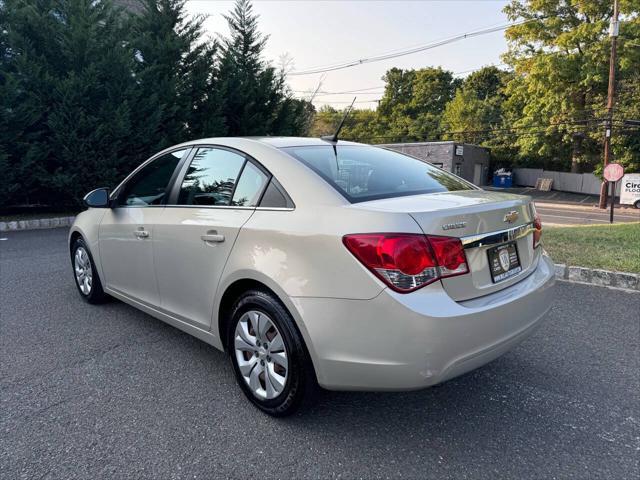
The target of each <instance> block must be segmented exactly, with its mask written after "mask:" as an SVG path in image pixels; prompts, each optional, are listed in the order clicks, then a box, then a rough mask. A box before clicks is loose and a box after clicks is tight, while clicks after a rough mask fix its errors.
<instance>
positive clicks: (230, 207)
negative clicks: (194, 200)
mask: <svg viewBox="0 0 640 480" xmlns="http://www.w3.org/2000/svg"><path fill="white" fill-rule="evenodd" d="M113 208H114V209H117V208H197V209H225V210H267V211H277V212H293V211H294V210H295V208H294V207H241V206H234V205H118V206H117V207H113Z"/></svg>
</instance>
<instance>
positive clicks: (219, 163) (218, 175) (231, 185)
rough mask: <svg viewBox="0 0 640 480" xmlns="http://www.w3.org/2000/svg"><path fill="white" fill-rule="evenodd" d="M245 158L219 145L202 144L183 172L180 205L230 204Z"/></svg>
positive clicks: (179, 197) (179, 196)
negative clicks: (205, 146)
mask: <svg viewBox="0 0 640 480" xmlns="http://www.w3.org/2000/svg"><path fill="white" fill-rule="evenodd" d="M244 161H245V158H244V156H243V155H240V154H238V153H235V152H231V151H229V150H223V149H220V148H199V149H198V151H197V152H196V154H195V156H194V157H193V160H192V161H191V164H190V165H189V168H188V169H187V173H186V174H185V176H184V180H183V181H182V185H181V187H180V194H179V195H178V204H179V205H229V204H230V202H231V196H232V195H233V191H234V189H235V185H236V180H237V179H238V175H239V174H240V170H241V169H242V165H244Z"/></svg>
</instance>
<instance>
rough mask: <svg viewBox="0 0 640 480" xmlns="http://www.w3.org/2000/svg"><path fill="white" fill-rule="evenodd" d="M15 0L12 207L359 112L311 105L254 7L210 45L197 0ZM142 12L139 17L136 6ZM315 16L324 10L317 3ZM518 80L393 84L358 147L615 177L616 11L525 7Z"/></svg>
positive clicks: (620, 77) (632, 67)
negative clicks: (432, 150) (404, 145)
mask: <svg viewBox="0 0 640 480" xmlns="http://www.w3.org/2000/svg"><path fill="white" fill-rule="evenodd" d="M122 3H123V2H121V1H118V2H115V0H0V208H2V207H5V206H7V205H26V204H29V205H57V206H77V205H79V203H80V199H81V198H82V195H83V194H84V193H86V192H87V191H88V190H90V189H91V188H94V187H96V186H114V185H116V184H117V183H118V182H119V181H120V180H121V179H122V178H123V177H124V176H125V175H126V174H127V173H128V172H130V171H131V170H132V169H133V168H134V167H135V166H137V165H138V164H140V163H141V162H142V161H143V160H144V159H145V158H147V157H148V156H149V155H150V154H152V153H154V152H157V151H159V150H161V149H162V148H165V147H167V146H170V145H173V144H176V143H179V142H182V141H187V140H191V139H194V138H202V137H213V136H224V135H228V136H236V135H307V134H309V135H312V136H320V135H322V134H329V133H333V131H334V130H335V127H336V125H337V124H338V123H339V121H340V119H341V117H342V116H343V113H344V112H343V111H338V110H336V109H334V108H331V107H323V108H321V109H320V110H319V111H316V110H315V109H314V107H313V106H312V104H311V103H310V101H309V100H311V99H310V98H309V99H306V100H305V99H299V98H295V97H294V95H293V92H292V91H291V90H290V88H289V87H288V85H287V81H286V67H285V66H283V67H281V68H276V67H274V66H273V65H272V64H270V63H269V62H268V61H267V60H265V58H264V55H263V52H264V47H265V43H266V41H267V39H268V37H267V36H266V35H264V34H262V33H261V32H260V31H259V28H258V18H257V16H256V15H255V14H254V12H253V10H252V5H251V2H250V0H237V1H236V4H235V6H234V8H233V9H232V11H230V12H229V13H228V14H227V15H225V18H226V20H227V23H228V26H229V33H228V34H227V35H219V36H217V37H215V38H209V37H207V36H206V35H205V32H204V28H203V22H204V20H205V17H203V16H195V17H190V16H188V15H187V14H186V12H185V8H184V3H185V0H137V3H136V2H134V3H135V4H136V5H138V6H139V8H136V9H135V12H133V13H132V12H131V10H130V9H129V10H127V9H124V8H122V7H121V6H119V5H121V4H122ZM129 3H131V2H129ZM310 8H315V7H313V6H312V5H311V4H310ZM620 11H621V17H620V18H621V27H620V32H619V39H618V61H617V71H616V78H617V81H616V90H617V93H616V107H615V109H614V111H613V117H612V126H613V132H612V148H613V159H614V161H617V162H620V163H623V164H624V165H625V166H626V167H627V170H628V171H638V170H639V169H640V124H639V121H640V14H639V11H640V1H639V0H620ZM505 13H506V14H507V16H508V17H509V19H510V20H511V21H513V22H514V24H515V25H514V26H511V27H509V28H508V29H507V30H506V32H505V35H506V39H507V44H508V50H507V52H506V53H505V54H504V55H503V62H504V64H503V65H500V66H497V67H496V66H488V67H484V68H482V69H480V70H478V71H475V72H473V73H471V74H469V75H468V76H467V77H466V78H464V79H462V78H458V77H456V76H455V75H454V74H453V73H452V72H450V71H447V70H444V69H442V68H435V67H426V68H420V69H399V68H391V69H389V70H388V71H387V72H386V74H385V75H384V77H383V81H384V94H383V96H382V98H381V99H380V101H379V106H378V108H377V109H376V110H364V109H355V110H354V111H352V113H351V115H350V117H349V119H348V120H347V122H346V124H345V127H344V129H343V132H342V134H341V137H342V138H345V139H353V140H358V141H362V142H367V143H393V142H407V141H437V140H455V141H459V142H468V143H476V144H480V145H483V146H486V147H489V148H490V149H491V155H492V160H493V163H494V166H496V167H499V166H512V165H521V166H535V167H544V168H547V169H557V170H564V171H574V172H580V171H594V170H595V171H596V172H599V171H600V169H601V161H602V142H603V137H604V125H605V120H607V115H608V112H607V110H606V108H605V105H606V95H607V85H608V70H609V49H610V38H609V35H608V30H609V21H610V19H611V15H612V2H611V1H610V0H589V1H584V0H512V1H511V3H510V4H509V5H507V6H506V7H505Z"/></svg>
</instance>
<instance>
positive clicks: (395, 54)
mask: <svg viewBox="0 0 640 480" xmlns="http://www.w3.org/2000/svg"><path fill="white" fill-rule="evenodd" d="M531 21H532V20H525V21H522V22H515V23H507V24H503V25H499V26H497V27H491V28H485V29H482V30H476V31H473V32H468V33H462V34H460V35H455V36H453V37H449V38H445V39H443V40H438V41H435V42H432V43H428V44H426V45H420V46H418V47H413V48H409V49H405V50H401V51H397V52H392V53H386V54H381V55H376V56H373V57H370V58H360V59H358V60H351V61H348V62H343V63H338V64H333V65H326V66H321V67H313V68H309V69H306V70H300V71H293V72H290V73H289V75H291V76H297V75H312V74H315V73H323V72H333V71H335V70H342V69H344V68H349V67H355V66H357V65H363V64H365V63H373V62H380V61H382V60H389V59H391V58H398V57H403V56H406V55H411V54H413V53H418V52H423V51H425V50H431V49H432V48H436V47H440V46H443V45H447V44H450V43H454V42H457V41H460V40H464V39H466V38H473V37H478V36H480V35H486V34H488V33H493V32H499V31H501V30H505V29H507V28H509V27H515V26H517V25H522V24H525V23H528V22H531Z"/></svg>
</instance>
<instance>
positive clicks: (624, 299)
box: [0, 229, 640, 480]
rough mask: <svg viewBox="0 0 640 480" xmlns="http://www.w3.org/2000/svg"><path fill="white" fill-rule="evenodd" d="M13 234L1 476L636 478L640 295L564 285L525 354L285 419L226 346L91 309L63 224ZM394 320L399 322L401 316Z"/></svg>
mask: <svg viewBox="0 0 640 480" xmlns="http://www.w3.org/2000/svg"><path fill="white" fill-rule="evenodd" d="M2 236H3V237H5V238H7V240H3V241H0V322H1V323H0V332H1V335H0V342H1V348H2V350H1V353H2V358H1V360H2V361H1V362H0V363H1V365H0V374H1V376H0V382H1V385H0V387H1V388H0V402H1V403H0V412H1V413H0V430H1V435H0V477H2V478H3V479H21V478H51V479H75V478H77V479H87V478H91V479H94V478H95V479H98V478H105V479H114V478H150V479H165V478H176V479H178V478H213V477H219V478H238V479H248V478H254V479H258V478H265V479H270V478H283V479H291V478H295V479H304V478H349V479H350V478H367V479H369V478H430V479H460V478H467V479H476V478H477V479H484V478H486V479H499V478H515V479H528V478H531V479H540V478H562V479H568V478H575V479H595V478H603V479H608V480H612V479H630V478H638V474H639V473H640V472H639V471H638V458H639V451H640V411H639V410H640V408H639V404H638V391H640V378H639V372H640V351H639V348H640V347H639V342H640V325H639V323H640V318H639V317H638V312H640V295H638V294H633V293H626V292H623V291H615V290H609V289H604V288H599V287H589V286H583V285H577V284H568V283H560V284H559V286H558V288H557V298H556V300H555V303H554V306H553V310H552V313H551V315H550V317H549V319H548V321H547V322H546V323H545V324H544V325H543V326H542V327H541V329H540V330H538V332H537V333H536V334H535V335H534V336H532V337H531V338H529V339H528V340H526V341H525V342H524V343H522V344H521V345H520V346H519V347H517V348H516V349H514V350H513V351H512V352H510V353H508V354H506V355H505V356H503V357H502V358H500V359H498V360H496V361H494V362H493V363H491V364H489V365H487V366H485V367H483V368H481V369H479V370H476V371H475V372H472V373H469V374H467V375H465V376H463V377H460V378H458V379H454V380H452V381H449V382H447V383H445V384H443V385H441V386H438V387H434V388H431V389H428V390H424V391H419V392H410V393H386V394H380V393H335V392H327V393H324V394H323V395H322V397H321V398H320V401H319V403H318V404H317V405H316V406H315V407H314V408H312V409H311V410H310V411H307V412H306V413H304V414H301V415H297V416H294V417H292V418H288V419H281V420H277V419H273V418H270V417H267V416H265V415H264V414H262V413H260V412H259V411H257V410H256V409H255V408H253V407H252V406H251V405H250V404H249V402H248V401H247V400H245V399H244V398H243V396H242V395H241V393H240V390H239V389H238V387H237V386H236V385H235V380H234V377H233V375H232V371H231V368H230V366H229V363H228V361H227V359H226V357H225V356H224V355H223V354H222V353H220V352H218V351H216V350H214V349H213V348H212V347H210V346H208V345H206V344H204V343H202V342H201V341H199V340H196V339H194V338H192V337H189V336H188V335H186V334H184V333H182V332H180V331H178V330H176V329H174V328H172V327H170V326H168V325H165V324H163V323H161V322H160V321H158V320H155V319H154V318H151V317H149V316H148V315H145V314H143V313H141V312H139V311H137V310H135V309H133V308H131V307H129V306H127V305H125V304H123V303H120V302H116V301H113V302H111V303H108V304H106V305H102V306H91V305H88V304H85V303H83V302H82V301H81V300H80V299H79V298H78V295H77V292H76V290H75V287H74V285H73V283H72V276H71V269H70V266H69V257H68V254H67V251H66V245H65V240H66V231H65V230H63V229H57V230H48V231H35V232H14V233H8V234H4V235H2ZM390 321H393V319H390Z"/></svg>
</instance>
